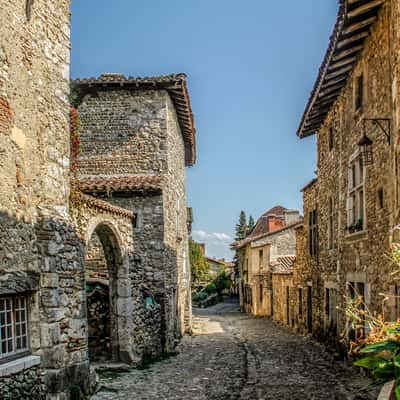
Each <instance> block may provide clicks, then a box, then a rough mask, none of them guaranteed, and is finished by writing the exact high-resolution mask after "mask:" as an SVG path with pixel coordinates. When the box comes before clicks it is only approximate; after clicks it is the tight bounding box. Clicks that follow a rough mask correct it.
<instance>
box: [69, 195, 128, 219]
mask: <svg viewBox="0 0 400 400" xmlns="http://www.w3.org/2000/svg"><path fill="white" fill-rule="evenodd" d="M71 200H72V201H73V202H75V203H84V204H85V205H86V206H89V207H92V208H97V209H98V210H102V211H106V212H109V213H112V214H116V215H119V216H121V217H125V218H128V219H134V218H135V214H134V213H133V212H132V211H129V210H127V209H125V208H122V207H118V206H114V205H113V204H111V203H108V202H107V201H104V200H101V199H97V198H96V197H93V196H89V195H87V194H83V193H81V192H77V191H73V192H71Z"/></svg>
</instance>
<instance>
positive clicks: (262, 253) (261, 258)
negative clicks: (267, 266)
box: [258, 250, 264, 267]
mask: <svg viewBox="0 0 400 400" xmlns="http://www.w3.org/2000/svg"><path fill="white" fill-rule="evenodd" d="M263 256H264V252H263V251H262V250H260V251H259V252H258V258H259V265H260V267H261V266H262V261H263Z"/></svg>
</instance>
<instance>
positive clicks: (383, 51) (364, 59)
mask: <svg viewBox="0 0 400 400" xmlns="http://www.w3.org/2000/svg"><path fill="white" fill-rule="evenodd" d="M399 15H400V14H399V3H398V2H385V3H384V5H383V7H382V9H381V10H380V12H379V16H378V19H377V21H376V22H375V23H374V25H373V26H372V28H371V33H370V35H369V37H368V38H367V39H366V42H365V47H364V50H363V51H362V53H361V56H360V57H359V60H358V63H357V64H356V66H355V68H354V71H353V72H352V73H351V75H350V77H349V80H348V82H347V85H346V86H345V88H344V89H343V90H342V93H341V95H340V97H339V98H338V100H337V101H336V102H335V103H334V105H333V106H332V107H331V110H330V112H329V114H328V116H327V118H326V120H325V121H324V123H323V125H322V127H321V128H320V129H319V131H318V136H317V140H318V183H316V184H315V187H313V188H310V189H307V190H306V191H305V192H304V215H305V216H307V215H308V212H309V211H311V210H312V209H313V208H314V207H315V206H316V205H318V217H319V220H318V231H319V256H318V257H317V258H314V259H313V260H311V259H309V257H308V255H307V252H308V227H307V223H306V224H305V226H304V235H306V236H305V237H306V238H307V240H304V246H303V249H299V251H300V253H299V259H301V260H302V261H300V262H299V263H298V278H295V279H294V285H295V286H296V287H297V285H299V286H304V285H307V282H306V281H307V280H308V281H309V283H308V286H312V298H313V301H312V308H313V329H312V331H313V334H314V335H315V336H319V337H324V338H326V337H329V336H331V335H332V331H331V329H330V326H331V325H330V323H329V321H327V318H328V316H327V313H326V301H327V289H332V290H334V291H335V297H336V298H337V305H338V307H339V311H338V315H337V328H336V329H335V333H334V335H336V336H337V338H338V336H339V335H340V333H341V332H343V331H346V322H347V321H346V317H345V314H344V311H343V310H344V308H345V298H346V296H349V295H350V291H349V287H348V282H356V283H357V282H358V283H362V284H364V285H365V292H364V293H361V294H362V295H364V300H365V302H366V304H367V306H368V308H369V309H370V310H371V311H372V312H377V313H380V312H381V311H382V300H383V298H382V296H381V293H391V294H393V293H394V282H393V278H392V277H391V275H390V272H391V265H390V261H389V260H388V258H387V256H386V255H387V253H388V251H389V248H390V247H389V246H390V243H391V241H392V240H393V236H392V230H391V228H392V227H393V226H394V225H395V224H397V223H398V222H399V213H398V210H399V195H398V191H399V179H398V176H399V175H398V168H399V151H398V149H399V136H398V132H399V106H398V100H399V87H398V82H399V67H398V54H399V51H398V49H399V40H398V35H399V29H398V28H399V27H398V21H399ZM361 73H363V76H364V85H363V86H364V102H363V103H364V104H363V107H362V109H361V110H355V85H356V80H357V77H358V76H359V75H360V74H361ZM363 118H390V119H391V128H392V138H391V143H390V144H389V143H388V141H387V138H386V136H385V134H384V133H383V132H381V131H380V130H378V129H377V128H375V127H374V126H373V125H371V124H368V125H367V129H368V130H367V135H368V137H369V138H370V139H371V140H372V141H373V146H372V147H373V156H374V162H373V164H372V165H368V166H366V168H365V190H364V193H365V195H364V204H365V211H366V218H365V229H363V230H362V231H360V232H354V233H351V232H350V231H349V229H347V214H348V211H347V208H348V207H347V190H348V184H349V174H348V170H349V163H350V160H351V157H352V156H354V155H356V154H357V151H358V150H359V146H358V145H357V143H358V141H359V140H360V138H361V137H362V133H363V132H362V120H363ZM330 130H332V131H333V148H332V149H330V146H329V133H330ZM379 190H383V194H384V206H383V208H381V207H380V206H379V199H378V191H379ZM311 197H314V199H313V200H311ZM330 199H332V200H333V210H334V240H333V246H332V248H330V246H329V240H328V238H329V233H328V232H329V201H330ZM306 222H307V219H306ZM397 239H398V238H397ZM303 298H304V296H303ZM293 301H294V302H296V301H297V300H296V297H294V298H293ZM386 307H387V310H386V311H387V313H386V315H387V316H391V318H395V319H397V318H398V315H395V314H396V310H395V307H394V302H388V303H386ZM294 308H295V309H298V305H297V306H295V307H294ZM296 319H297V318H296ZM298 325H299V329H300V330H301V331H304V321H303V322H302V321H299V323H298Z"/></svg>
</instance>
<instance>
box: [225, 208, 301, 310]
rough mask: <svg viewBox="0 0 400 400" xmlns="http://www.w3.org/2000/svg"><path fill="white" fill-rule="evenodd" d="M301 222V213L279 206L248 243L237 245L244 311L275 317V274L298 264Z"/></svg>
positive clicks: (262, 220) (263, 219)
mask: <svg viewBox="0 0 400 400" xmlns="http://www.w3.org/2000/svg"><path fill="white" fill-rule="evenodd" d="M301 222H302V220H301V218H300V214H299V211H297V210H288V209H286V208H284V207H282V206H275V207H273V208H272V209H270V210H269V211H267V212H266V213H264V214H263V215H262V216H261V217H260V218H259V219H258V221H257V223H256V225H255V226H254V228H253V229H252V231H251V232H250V234H249V235H248V236H247V237H246V238H245V239H244V240H241V241H238V242H235V243H233V245H232V246H233V247H234V248H235V249H237V250H238V254H239V296H240V305H241V308H242V310H243V311H245V312H248V313H251V314H254V315H264V316H272V315H273V313H274V294H273V292H274V288H273V280H272V275H273V273H274V272H279V271H281V269H282V268H284V267H285V266H287V265H289V266H290V267H291V265H292V263H293V262H294V258H295V250H296V234H295V229H296V227H297V226H298V225H299V224H300V223H301Z"/></svg>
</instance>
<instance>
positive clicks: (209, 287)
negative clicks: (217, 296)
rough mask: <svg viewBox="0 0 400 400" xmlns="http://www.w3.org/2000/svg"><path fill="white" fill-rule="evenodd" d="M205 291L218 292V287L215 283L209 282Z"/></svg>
mask: <svg viewBox="0 0 400 400" xmlns="http://www.w3.org/2000/svg"><path fill="white" fill-rule="evenodd" d="M204 291H205V292H206V293H208V294H212V293H216V292H217V287H216V286H215V284H214V283H212V282H211V283H210V284H208V285H207V286H206V287H205V288H204Z"/></svg>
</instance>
